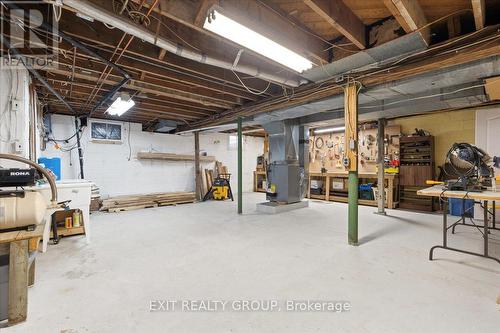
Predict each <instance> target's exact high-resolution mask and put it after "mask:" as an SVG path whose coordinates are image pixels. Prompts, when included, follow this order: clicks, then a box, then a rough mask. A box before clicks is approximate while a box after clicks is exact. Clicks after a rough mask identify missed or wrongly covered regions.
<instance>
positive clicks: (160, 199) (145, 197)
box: [101, 192, 195, 213]
mask: <svg viewBox="0 0 500 333" xmlns="http://www.w3.org/2000/svg"><path fill="white" fill-rule="evenodd" d="M194 201H195V197H194V192H171V193H151V194H139V195H123V196H118V197H113V198H109V199H105V200H103V201H102V208H101V210H103V211H108V212H112V213H116V212H121V211H127V210H134V209H143V208H151V207H158V206H169V205H177V204H183V203H192V202H194Z"/></svg>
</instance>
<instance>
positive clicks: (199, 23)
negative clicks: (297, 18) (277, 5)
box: [131, 0, 328, 62]
mask: <svg viewBox="0 0 500 333" xmlns="http://www.w3.org/2000/svg"><path fill="white" fill-rule="evenodd" d="M131 1H133V2H135V3H139V4H140V3H141V2H143V0H131ZM266 2H267V1H255V0H237V1H218V0H217V1H215V0H198V1H186V0H169V1H160V6H159V7H158V8H155V10H154V11H155V12H157V13H160V14H161V15H164V16H166V17H168V18H170V19H173V20H175V21H177V22H179V23H182V24H184V25H186V26H188V27H190V28H193V29H196V30H197V31H199V32H202V33H203V34H206V35H209V36H211V37H212V38H216V39H218V40H221V41H223V42H225V43H227V44H233V45H235V44H234V43H232V42H231V41H229V40H227V39H224V38H222V37H220V36H217V35H215V34H213V33H212V32H210V31H208V30H206V29H203V23H204V22H205V16H206V13H207V11H208V10H209V9H210V8H211V7H212V6H213V5H216V6H217V7H218V8H220V9H221V10H223V11H224V13H225V14H227V15H228V16H230V17H231V18H232V19H235V20H237V21H238V22H240V23H241V24H243V25H245V26H247V27H249V28H250V29H252V30H254V31H257V32H259V33H260V34H262V35H264V36H266V37H268V38H270V39H272V40H274V41H275V42H277V43H279V44H281V45H283V46H285V47H287V48H289V49H290V50H292V51H294V52H296V53H299V54H302V55H304V56H306V57H308V58H310V59H311V60H313V61H315V62H325V61H326V60H327V57H328V52H325V49H326V44H325V43H324V42H323V41H322V40H321V39H319V38H317V37H315V36H314V35H313V34H311V33H308V32H307V28H305V27H299V26H298V25H297V24H296V23H294V22H291V21H290V20H288V19H287V18H286V17H284V16H283V15H281V14H280V13H279V12H277V11H275V10H273V9H272V8H271V5H270V4H267V3H266ZM150 3H151V0H148V1H146V3H145V4H144V6H145V7H149V4H150ZM250 52H251V51H250Z"/></svg>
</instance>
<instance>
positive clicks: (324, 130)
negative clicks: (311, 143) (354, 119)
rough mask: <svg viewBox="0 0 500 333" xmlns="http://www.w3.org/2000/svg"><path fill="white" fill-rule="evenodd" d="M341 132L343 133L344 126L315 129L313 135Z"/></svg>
mask: <svg viewBox="0 0 500 333" xmlns="http://www.w3.org/2000/svg"><path fill="white" fill-rule="evenodd" d="M342 131H345V126H339V127H328V128H321V129H315V130H314V134H324V133H336V132H342Z"/></svg>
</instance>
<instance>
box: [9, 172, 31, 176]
mask: <svg viewBox="0 0 500 333" xmlns="http://www.w3.org/2000/svg"><path fill="white" fill-rule="evenodd" d="M10 175H11V176H29V175H30V172H29V171H13V172H11V173H10Z"/></svg>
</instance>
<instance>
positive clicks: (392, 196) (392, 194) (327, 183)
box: [308, 172, 399, 208]
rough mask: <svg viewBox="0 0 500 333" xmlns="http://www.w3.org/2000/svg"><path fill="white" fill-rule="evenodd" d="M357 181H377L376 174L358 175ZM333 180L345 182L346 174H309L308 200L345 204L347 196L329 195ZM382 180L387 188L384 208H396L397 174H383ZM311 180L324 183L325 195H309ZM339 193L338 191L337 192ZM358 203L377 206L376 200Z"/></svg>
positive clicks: (345, 190) (345, 189)
mask: <svg viewBox="0 0 500 333" xmlns="http://www.w3.org/2000/svg"><path fill="white" fill-rule="evenodd" d="M358 177H359V179H375V180H376V179H377V175H376V174H368V173H360V174H359V175H358ZM335 178H338V179H343V180H345V182H347V178H348V174H347V173H346V172H327V173H319V172H311V173H309V191H308V198H310V199H318V200H326V201H336V202H347V196H345V197H344V196H338V195H332V194H330V190H331V185H332V180H334V179H335ZM384 178H385V180H386V183H387V184H386V185H385V188H387V198H386V203H385V204H386V207H387V208H397V205H398V198H397V193H398V191H397V186H398V182H399V178H398V175H397V174H387V173H386V174H385V175H384ZM311 179H320V180H323V182H324V192H325V194H311ZM339 191H340V190H339ZM342 191H343V192H345V193H347V185H345V186H344V189H343V190H342ZM358 203H359V204H360V205H367V206H377V200H364V199H359V200H358Z"/></svg>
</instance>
